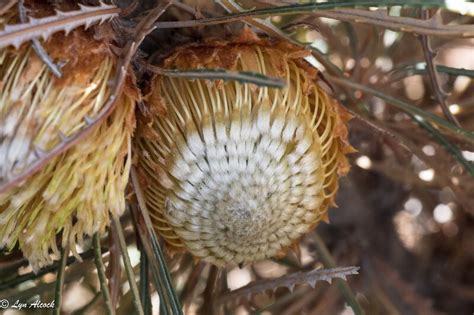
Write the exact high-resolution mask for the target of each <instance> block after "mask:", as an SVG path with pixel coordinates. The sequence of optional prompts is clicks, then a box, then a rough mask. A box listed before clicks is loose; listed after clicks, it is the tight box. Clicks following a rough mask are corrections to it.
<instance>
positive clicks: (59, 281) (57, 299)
mask: <svg viewBox="0 0 474 315" xmlns="http://www.w3.org/2000/svg"><path fill="white" fill-rule="evenodd" d="M68 255H69V245H66V246H65V247H64V248H63V249H62V250H61V260H60V262H59V267H58V273H57V278H56V289H55V291H54V309H53V315H59V314H61V302H62V298H63V288H64V271H65V269H66V262H67V256H68Z"/></svg>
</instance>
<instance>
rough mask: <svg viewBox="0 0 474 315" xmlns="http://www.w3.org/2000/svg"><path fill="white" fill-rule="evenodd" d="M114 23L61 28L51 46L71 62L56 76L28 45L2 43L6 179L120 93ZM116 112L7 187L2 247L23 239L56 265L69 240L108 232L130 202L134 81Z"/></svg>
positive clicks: (55, 55)
mask: <svg viewBox="0 0 474 315" xmlns="http://www.w3.org/2000/svg"><path fill="white" fill-rule="evenodd" d="M98 31H100V32H101V34H103V35H104V34H109V33H110V29H109V28H108V26H107V25H101V26H97V27H96V28H91V29H88V30H87V31H86V30H84V29H83V28H80V29H76V30H74V31H72V32H70V33H69V34H68V35H65V34H64V33H56V34H54V35H53V36H52V37H51V38H50V39H49V40H48V41H47V42H45V43H43V46H44V48H45V50H46V52H47V53H48V54H49V56H50V57H51V58H52V59H53V60H55V61H61V62H65V63H66V64H65V66H64V67H63V68H62V78H60V79H58V78H56V77H55V76H54V75H53V74H52V73H51V72H50V71H49V70H48V69H47V67H46V66H45V65H44V63H43V62H42V61H41V60H40V59H39V58H38V57H37V56H36V54H35V53H34V51H33V49H32V48H31V45H30V44H29V43H25V44H23V45H22V46H21V47H20V48H19V49H18V50H16V49H14V48H11V47H8V48H5V49H2V50H0V82H1V90H2V93H1V98H0V113H1V115H0V161H1V163H0V181H1V182H3V183H4V182H8V181H9V180H11V179H12V178H13V177H14V176H15V175H16V174H19V173H21V172H23V171H24V170H25V169H27V167H28V165H29V164H30V163H31V162H33V161H35V160H36V159H38V158H41V152H48V151H50V150H52V149H53V148H54V147H56V146H58V145H59V144H60V143H61V141H63V139H62V137H63V138H64V137H69V136H71V135H73V134H75V133H77V132H78V131H79V130H80V129H81V128H83V127H84V126H86V124H88V119H91V118H94V117H95V116H96V115H97V113H99V112H100V111H101V109H103V108H104V106H105V105H106V103H107V101H108V100H109V97H110V95H111V86H110V81H111V80H113V79H114V77H115V67H116V66H117V59H118V58H117V57H116V56H115V55H114V54H113V53H112V52H111V50H110V47H109V41H110V39H111V38H108V37H106V38H101V39H100V40H96V39H94V36H95V35H97V32H98ZM124 90H125V91H124V92H123V93H122V94H121V95H120V96H119V97H118V100H117V104H116V108H115V111H114V112H113V113H112V114H111V115H110V116H109V117H108V118H107V119H105V120H104V121H102V122H101V123H99V125H98V126H96V127H95V128H94V129H93V130H92V132H91V133H90V134H88V136H87V137H86V138H84V139H83V140H81V141H80V142H79V143H77V144H76V145H74V146H73V147H71V148H70V149H68V150H67V151H65V152H64V153H62V154H60V155H59V156H57V157H55V158H54V159H53V160H51V161H49V162H48V163H47V164H46V165H45V166H44V167H43V168H42V169H41V170H39V171H38V172H36V173H34V174H33V175H32V176H30V177H29V178H28V179H27V180H25V181H24V182H23V183H22V184H21V185H20V186H17V187H14V188H11V189H9V190H7V191H6V192H4V193H2V194H0V247H5V248H6V249H8V250H11V249H12V248H14V246H15V245H16V244H17V243H18V244H19V247H20V249H21V250H22V251H23V254H24V255H25V257H26V258H27V259H28V260H29V261H30V263H31V265H32V267H33V268H34V269H35V270H37V269H38V268H40V267H42V266H45V265H47V264H50V263H51V262H52V259H53V257H52V256H51V255H50V254H51V253H54V254H58V248H57V247H58V246H57V234H58V233H59V234H60V235H61V236H62V237H61V245H62V246H65V245H66V244H69V248H70V249H71V250H72V252H73V253H75V254H77V253H76V245H77V244H81V243H82V239H83V237H84V235H92V234H93V233H95V232H103V231H104V229H105V227H106V226H107V225H108V222H109V215H110V214H112V215H120V214H122V212H123V211H124V209H125V197H124V193H125V187H126V185H127V182H128V173H129V168H130V164H131V157H130V154H131V137H132V133H133V130H134V126H135V120H134V119H135V118H134V103H135V98H136V91H135V89H134V88H133V87H132V84H130V82H129V83H127V84H126V87H125V89H124Z"/></svg>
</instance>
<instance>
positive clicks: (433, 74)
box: [420, 9, 461, 128]
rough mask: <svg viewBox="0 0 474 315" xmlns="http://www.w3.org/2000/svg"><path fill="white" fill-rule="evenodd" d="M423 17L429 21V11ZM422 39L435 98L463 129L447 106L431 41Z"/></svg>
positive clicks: (424, 12)
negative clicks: (434, 60) (434, 61)
mask: <svg viewBox="0 0 474 315" xmlns="http://www.w3.org/2000/svg"><path fill="white" fill-rule="evenodd" d="M421 16H422V18H423V19H425V20H427V19H429V11H428V10H426V9H423V10H421ZM420 39H421V46H422V47H423V54H424V56H425V60H426V65H427V68H428V73H429V75H430V82H431V88H432V89H433V91H434V94H435V97H436V99H437V101H438V102H439V104H440V106H441V109H442V110H443V114H444V116H445V117H446V118H447V119H448V120H449V121H451V122H452V123H454V124H455V125H456V126H458V127H460V128H461V124H460V123H459V121H458V120H457V119H456V117H454V115H453V114H452V113H451V112H450V111H449V108H448V105H447V104H446V93H445V92H444V91H442V89H441V86H440V84H439V77H438V71H437V70H436V67H435V65H434V63H433V57H434V54H435V53H434V52H433V50H432V49H431V46H430V39H429V37H428V36H426V35H421V36H420Z"/></svg>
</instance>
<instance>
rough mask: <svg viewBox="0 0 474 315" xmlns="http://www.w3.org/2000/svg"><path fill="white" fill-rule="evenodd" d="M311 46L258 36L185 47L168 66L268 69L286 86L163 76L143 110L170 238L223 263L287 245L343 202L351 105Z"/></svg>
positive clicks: (153, 193) (159, 216)
mask: <svg viewBox="0 0 474 315" xmlns="http://www.w3.org/2000/svg"><path fill="white" fill-rule="evenodd" d="M306 55H307V52H306V51H304V50H301V49H298V48H295V47H293V46H289V45H288V44H284V43H272V42H269V41H263V40H258V39H248V38H246V39H245V40H243V41H236V42H230V43H224V42H222V43H220V42H213V43H210V44H206V45H200V46H190V47H185V48H182V49H179V50H177V51H176V52H175V53H174V54H173V55H172V56H170V57H169V58H167V59H166V60H165V67H167V68H178V69H196V68H224V69H229V70H235V71H253V72H259V73H262V74H264V75H267V76H271V77H279V78H282V79H284V80H285V81H286V84H287V86H286V87H285V88H283V89H275V88H267V87H256V86H253V85H250V84H241V83H238V82H226V83H224V82H217V83H211V82H206V81H203V80H193V81H191V80H186V79H181V78H171V77H164V76H158V77H156V78H155V79H154V81H153V83H152V87H151V89H152V92H151V94H150V95H149V96H148V103H149V108H148V113H147V114H146V115H143V116H142V117H140V118H139V124H138V125H139V132H138V135H137V144H136V146H137V149H138V150H137V151H138V155H139V158H140V163H139V165H140V173H141V175H142V177H141V178H142V181H143V183H144V187H145V189H146V190H145V195H146V199H147V200H146V201H147V206H148V207H149V209H150V212H151V216H152V219H153V220H154V224H155V227H156V229H157V231H158V232H159V233H160V234H161V235H162V236H163V237H164V239H165V240H166V241H167V242H168V244H169V245H171V247H176V248H183V247H184V248H186V249H188V250H189V251H190V252H191V253H192V254H193V255H194V256H196V257H198V258H201V259H203V260H205V261H209V262H212V263H214V264H216V265H224V264H225V263H244V262H250V261H254V260H259V259H263V258H267V257H272V256H275V255H278V254H281V252H282V250H284V249H286V248H288V247H289V246H290V245H292V244H293V243H295V242H296V241H298V240H299V238H300V237H301V236H302V235H303V234H304V233H306V232H308V231H309V230H310V229H311V228H312V227H314V226H315V225H316V224H317V223H318V222H319V221H320V220H323V219H325V218H326V211H327V209H328V207H329V206H331V205H334V198H335V194H336V191H337V188H338V177H339V176H340V175H344V174H345V173H347V171H348V169H349V166H348V162H347V160H346V157H345V153H347V152H350V151H351V149H352V148H351V146H350V145H349V144H348V143H347V129H346V122H347V120H348V118H349V117H348V115H347V114H346V113H345V111H344V110H343V109H342V108H341V107H340V106H339V104H338V103H337V102H336V101H335V100H334V99H332V98H331V97H330V96H328V95H327V94H326V93H325V92H324V91H323V90H322V89H321V88H320V87H319V86H318V85H317V84H316V83H315V79H316V76H317V71H316V70H315V69H314V68H312V67H310V66H309V65H308V64H307V63H306V62H305V61H304V59H303V57H304V56H306Z"/></svg>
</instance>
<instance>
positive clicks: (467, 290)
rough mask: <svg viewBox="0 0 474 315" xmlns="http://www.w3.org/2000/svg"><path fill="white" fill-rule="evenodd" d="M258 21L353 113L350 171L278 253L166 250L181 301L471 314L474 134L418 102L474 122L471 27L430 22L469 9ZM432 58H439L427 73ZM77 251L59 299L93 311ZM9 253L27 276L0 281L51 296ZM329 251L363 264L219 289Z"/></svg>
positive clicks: (208, 5)
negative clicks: (288, 42)
mask: <svg viewBox="0 0 474 315" xmlns="http://www.w3.org/2000/svg"><path fill="white" fill-rule="evenodd" d="M92 2H93V1H92ZM224 2H225V1H224ZM461 2H462V1H460V3H461ZM239 3H240V5H241V7H242V8H245V9H259V8H271V7H275V6H280V5H292V4H298V3H299V2H298V1H264V0H260V1H250V0H246V1H239ZM400 3H401V4H406V3H408V1H400ZM152 5H153V1H142V2H139V4H138V7H137V8H138V9H137V12H138V13H136V15H137V16H139V15H140V12H145V11H146V10H147V9H149V8H151V7H152ZM358 10H363V11H364V12H368V13H372V15H371V17H373V19H369V22H367V21H366V20H365V22H364V20H363V19H362V20H361V18H360V16H359V17H357V14H358V13H360V12H359V11H358ZM422 11H423V12H422ZM471 13H472V12H471ZM222 14H225V10H224V9H223V8H222V7H221V6H219V5H218V4H216V3H214V2H213V1H182V2H180V1H174V5H173V6H171V7H170V8H169V10H168V11H167V13H166V14H165V15H164V16H163V17H162V20H189V19H195V18H196V17H198V18H202V17H210V16H216V15H222ZM376 14H379V15H376ZM423 14H425V15H427V16H428V17H430V18H431V19H432V20H431V21H434V22H433V23H434V24H433V28H432V32H433V34H431V33H430V30H429V29H428V30H426V29H425V31H423V32H424V33H423V34H419V33H418V32H417V30H418V29H417V28H416V27H417V25H416V23H415V24H413V25H414V26H413V25H412V24H408V25H405V24H404V23H405V22H406V21H407V20H406V19H409V18H410V19H415V18H416V19H419V20H422V16H423ZM388 16H389V17H393V18H395V20H391V19H390V18H388ZM375 17H378V18H377V19H376V18H375ZM397 18H398V19H399V20H396V19H397ZM261 21H263V20H261ZM261 21H260V22H261ZM374 21H375V22H374ZM393 21H398V22H397V23H398V24H397V23H394V22H393ZM265 22H266V23H272V24H273V25H274V26H275V27H277V28H278V29H279V30H281V33H282V34H284V35H285V36H287V37H288V38H291V39H292V40H296V41H299V42H301V43H303V44H305V45H307V47H308V48H311V49H313V56H312V57H311V58H308V61H309V62H311V63H312V64H314V65H315V66H316V67H318V68H319V69H320V70H321V72H322V75H323V77H322V78H323V80H322V83H321V84H324V85H326V87H327V89H328V90H332V91H333V92H332V93H333V95H335V97H336V98H338V99H339V100H340V102H341V103H342V104H343V105H344V106H346V107H347V108H348V109H349V110H350V111H351V112H352V113H353V115H355V117H354V118H353V119H352V121H351V122H350V142H351V144H352V145H353V146H354V147H355V148H356V149H357V150H358V152H357V153H354V154H351V155H350V160H351V165H352V168H351V172H350V173H349V175H348V176H347V177H345V178H342V179H341V180H340V190H339V193H338V197H337V204H338V208H335V209H331V210H330V211H329V217H330V224H326V223H321V224H320V225H319V226H318V227H317V229H316V230H315V231H314V232H312V233H309V234H308V235H307V236H306V237H305V238H304V239H303V240H302V242H301V248H300V250H299V251H298V250H295V251H292V252H290V253H289V254H288V256H287V257H285V258H284V259H281V260H268V261H262V262H258V263H255V264H253V265H251V266H246V267H244V268H228V269H226V270H217V269H216V268H214V267H211V266H209V265H207V264H204V263H197V264H196V263H194V262H193V259H192V258H191V257H190V256H189V254H182V255H181V254H180V255H174V256H173V257H167V260H168V264H169V268H170V272H171V275H172V278H173V281H174V283H175V285H176V290H177V293H178V296H179V297H180V299H181V302H182V304H183V307H184V310H185V314H212V313H215V314H220V313H221V312H223V313H225V314H242V315H243V314H322V315H325V314H340V315H349V314H364V313H365V314H381V315H382V314H393V315H395V314H403V315H411V314H413V315H415V314H420V315H430V314H433V315H435V314H436V315H438V314H472V313H473V312H474V181H473V175H472V173H469V170H470V169H471V170H472V167H473V161H474V145H473V142H472V141H468V140H466V137H463V135H461V134H460V133H459V132H456V130H455V129H453V128H451V127H440V126H439V125H436V124H432V123H431V122H432V120H430V119H429V116H428V114H426V113H432V114H435V115H438V116H439V117H442V118H445V119H448V120H449V118H446V117H447V116H446V113H443V110H442V106H444V107H445V110H446V109H447V110H448V111H449V113H450V114H449V115H451V116H453V117H455V120H456V121H457V122H459V126H461V128H463V129H465V130H470V131H474V79H473V78H474V39H473V38H463V35H462V33H463V32H462V31H459V32H458V33H456V34H451V33H450V34H451V35H449V36H444V35H443V36H438V35H437V34H438V33H436V29H437V26H436V25H438V26H440V28H441V29H455V26H459V25H463V26H465V27H468V29H470V30H472V27H473V22H474V18H473V16H472V15H469V14H466V15H462V14H460V13H458V12H453V11H449V10H446V9H443V8H442V9H429V10H425V9H423V10H422V9H419V8H413V7H405V6H404V5H398V6H392V7H389V8H388V9H378V8H364V9H357V10H356V11H354V10H353V9H350V8H349V9H340V10H339V9H337V10H329V11H319V12H317V13H313V14H303V13H301V14H300V13H298V14H293V15H284V16H280V15H277V14H276V15H273V16H271V17H267V19H266V20H265ZM243 25H244V23H243V22H242V21H240V22H233V23H230V24H223V25H216V26H199V27H196V28H186V29H166V30H157V31H155V32H153V33H152V34H151V35H150V36H149V37H148V38H147V39H146V40H145V42H144V43H143V46H142V51H143V54H144V56H146V58H148V59H147V60H148V61H149V62H152V63H157V62H159V60H160V58H162V57H163V56H165V55H166V53H169V51H171V49H172V48H173V47H175V46H179V45H182V44H184V43H188V42H196V41H200V40H202V39H204V38H207V37H212V36H227V35H228V34H232V33H235V32H236V29H241V28H242V27H243ZM252 27H253V28H254V29H255V30H256V31H257V32H259V33H260V34H262V36H264V34H265V33H264V32H263V31H262V30H259V28H258V27H257V28H255V25H254V26H252ZM469 27H470V28H469ZM273 35H274V34H273ZM471 37H472V35H471ZM424 41H425V44H426V41H428V46H426V45H425V44H424ZM427 50H429V51H428V53H427ZM427 56H428V57H427ZM427 58H428V59H430V60H427ZM429 63H433V64H434V65H435V72H434V73H433V72H432V71H430V69H429ZM433 75H435V76H436V80H435V81H436V82H433ZM434 83H436V84H434ZM354 84H355V85H354ZM397 103H401V104H409V105H412V106H415V107H416V108H418V109H420V110H421V111H422V112H421V113H420V114H417V115H414V114H413V113H411V112H410V111H407V110H404V109H403V106H402V105H399V106H394V105H396V104H397ZM441 103H444V105H441ZM424 113H425V114H426V116H425V114H424ZM453 125H454V122H453ZM430 127H431V128H430ZM471 140H472V139H471ZM122 224H123V226H124V235H125V237H126V239H127V241H128V243H129V244H130V245H129V254H130V257H131V262H132V266H133V267H134V270H135V271H136V274H137V277H138V274H139V273H140V269H141V268H142V267H143V264H144V262H143V259H140V257H141V255H143V254H141V253H142V252H141V249H140V246H138V249H137V246H136V245H135V244H136V234H135V233H136V232H135V231H134V230H133V227H132V225H133V221H132V220H131V216H130V215H126V216H125V217H124V218H123V221H122ZM111 244H112V245H111ZM102 245H103V249H102V251H103V252H104V253H105V254H104V257H103V259H104V262H105V263H108V262H109V261H110V260H111V258H110V254H109V252H108V251H109V250H110V251H112V252H113V246H114V245H113V243H111V242H105V241H103V244H102ZM82 252H83V254H82V255H83V256H84V260H83V262H80V263H77V262H76V263H71V264H70V266H69V267H67V269H66V270H67V277H66V285H65V291H64V305H63V307H62V312H64V313H68V314H69V313H74V314H80V313H83V314H102V313H103V312H104V307H103V305H102V302H101V295H100V293H99V292H98V287H99V284H98V279H97V274H96V271H95V266H94V263H93V259H92V257H93V255H92V253H91V250H89V249H88V248H83V249H82ZM112 255H113V254H112ZM8 257H9V258H8V259H10V261H7V259H5V258H4V257H2V259H3V260H2V262H1V263H2V264H4V265H3V266H6V265H7V264H10V265H8V266H11V263H12V262H11V259H12V256H11V255H10V256H8ZM13 257H15V256H13ZM16 259H17V260H16V261H15V263H16V264H17V265H16V266H17V267H18V266H20V269H19V271H18V274H17V275H16V276H17V277H23V278H20V280H21V281H20V280H16V282H15V281H13V282H12V281H11V280H8V281H7V280H2V281H3V283H2V282H0V285H1V289H2V291H0V295H1V296H8V297H9V298H20V299H28V298H34V297H38V296H40V297H41V300H45V301H48V300H49V299H51V298H52V297H53V296H54V290H53V289H54V281H55V279H56V276H55V269H54V268H52V269H51V272H48V271H46V272H44V273H42V274H40V275H33V274H32V273H31V270H30V269H29V267H27V265H26V264H25V262H24V260H22V258H21V254H17V256H16ZM145 263H146V262H145ZM331 264H334V265H335V266H360V270H359V275H354V276H349V277H348V281H347V283H345V282H342V281H341V282H339V281H336V282H333V283H332V284H328V283H326V282H324V281H323V282H318V283H317V284H316V286H315V288H312V287H311V286H309V285H308V284H306V283H301V284H296V286H295V287H294V288H293V290H292V291H290V290H289V289H288V288H287V287H285V286H283V287H281V288H275V290H274V291H273V292H269V291H268V290H264V291H262V292H258V290H257V289H255V290H254V291H252V292H253V293H252V294H249V295H230V296H231V297H232V298H231V299H226V298H225V297H226V295H229V294H230V293H229V289H230V290H236V289H238V288H241V287H244V286H249V285H250V286H251V285H252V283H256V282H258V281H265V280H266V279H271V278H276V277H281V276H285V275H288V274H292V273H295V272H298V271H310V270H313V269H314V268H319V267H323V266H325V267H329V266H330V265H331ZM55 266H56V268H57V265H55ZM118 268H120V266H119V267H118ZM108 269H109V272H110V269H111V268H110V266H109V268H108ZM112 269H113V268H112ZM5 270H6V269H5ZM8 270H10V269H8ZM1 277H6V275H2V276H1ZM5 279H7V278H5ZM8 279H11V277H10V278H8ZM115 281H118V282H120V283H121V285H120V286H119V288H120V291H119V292H118V293H117V294H118V296H120V299H119V300H120V303H119V308H118V313H119V314H126V313H133V312H134V306H133V303H132V298H131V295H130V289H129V286H128V283H127V281H126V277H125V275H124V273H123V272H122V273H121V276H119V277H118V278H116V279H115ZM12 283H13V285H12ZM254 288H255V287H254ZM150 290H151V291H150V292H149V294H150V297H151V298H150V301H151V304H152V305H153V310H152V313H153V314H157V313H158V305H159V298H158V294H157V293H156V292H155V290H154V288H153V287H150ZM216 303H217V304H216ZM216 305H218V306H216ZM354 305H355V306H354ZM4 313H5V314H10V315H11V314H20V313H25V312H24V311H23V310H22V311H13V310H8V311H6V312H4Z"/></svg>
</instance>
